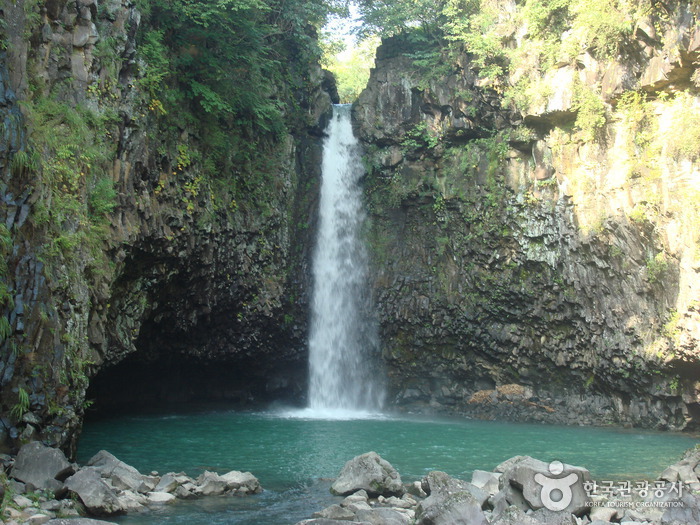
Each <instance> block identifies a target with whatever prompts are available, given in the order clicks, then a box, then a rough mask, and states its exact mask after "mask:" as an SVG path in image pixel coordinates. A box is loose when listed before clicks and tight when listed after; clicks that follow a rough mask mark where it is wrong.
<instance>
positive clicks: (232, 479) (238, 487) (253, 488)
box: [221, 470, 262, 494]
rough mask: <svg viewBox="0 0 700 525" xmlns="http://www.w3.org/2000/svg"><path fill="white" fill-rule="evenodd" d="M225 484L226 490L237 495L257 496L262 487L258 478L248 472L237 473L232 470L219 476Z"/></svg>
mask: <svg viewBox="0 0 700 525" xmlns="http://www.w3.org/2000/svg"><path fill="white" fill-rule="evenodd" d="M221 479H223V480H224V481H225V482H226V490H235V491H236V492H237V493H239V494H259V493H260V492H262V487H261V486H260V482H259V481H258V478H256V477H255V476H253V475H252V474H251V473H250V472H239V471H238V470H232V471H231V472H227V473H226V474H223V475H222V476H221Z"/></svg>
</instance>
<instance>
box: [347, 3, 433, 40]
mask: <svg viewBox="0 0 700 525" xmlns="http://www.w3.org/2000/svg"><path fill="white" fill-rule="evenodd" d="M445 3H446V2H445V0H437V1H436V0H413V1H410V2H396V1H392V0H360V1H359V2H358V3H357V6H358V10H359V13H360V16H361V17H362V21H363V27H362V28H361V34H362V35H363V36H366V35H368V34H378V35H381V36H383V37H387V36H395V35H399V34H401V33H406V32H410V31H413V30H415V29H420V30H422V31H425V32H427V33H431V34H437V33H439V31H440V30H439V28H440V26H441V24H442V22H443V21H444V18H443V15H442V9H443V7H444V5H445Z"/></svg>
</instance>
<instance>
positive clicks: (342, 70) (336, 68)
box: [322, 36, 379, 104]
mask: <svg viewBox="0 0 700 525" xmlns="http://www.w3.org/2000/svg"><path fill="white" fill-rule="evenodd" d="M329 38H330V37H329V36H326V44H325V45H324V46H323V48H324V56H323V60H322V64H323V66H324V67H325V68H326V69H328V70H329V71H331V72H332V73H333V75H334V76H335V79H336V83H337V87H338V95H339V97H340V102H341V103H344V104H346V103H352V102H354V101H355V100H356V99H357V97H358V96H359V95H360V92H361V91H362V90H363V89H364V88H365V86H366V85H367V81H368V80H369V72H370V69H371V68H372V67H373V66H374V54H375V51H376V48H377V46H378V45H379V39H378V38H377V37H376V36H375V37H368V38H366V39H364V40H362V41H360V42H359V43H358V44H356V45H352V46H351V47H350V48H348V49H345V48H344V47H342V46H340V47H338V46H337V45H334V44H333V43H332V42H331V41H330V40H329Z"/></svg>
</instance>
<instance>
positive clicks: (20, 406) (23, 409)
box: [10, 387, 29, 421]
mask: <svg viewBox="0 0 700 525" xmlns="http://www.w3.org/2000/svg"><path fill="white" fill-rule="evenodd" d="M17 398H18V399H17V403H16V404H15V406H13V407H12V409H11V410H10V415H11V416H12V417H13V418H15V420H17V421H19V420H20V419H22V416H23V415H24V414H26V413H27V412H29V394H28V393H27V391H26V390H25V389H24V388H22V387H19V390H18V391H17Z"/></svg>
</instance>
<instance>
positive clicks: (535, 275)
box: [354, 2, 700, 429]
mask: <svg viewBox="0 0 700 525" xmlns="http://www.w3.org/2000/svg"><path fill="white" fill-rule="evenodd" d="M498 4H499V5H500V4H503V5H505V7H503V9H502V10H501V11H499V16H500V17H501V18H498V19H497V21H496V22H494V23H495V24H496V25H494V26H492V27H495V29H493V31H494V33H496V35H497V36H498V38H499V39H501V41H502V42H504V46H505V47H508V45H510V47H511V48H513V49H525V47H524V46H526V45H529V44H528V42H532V41H536V39H534V37H533V35H532V31H531V29H532V28H530V30H528V27H527V26H526V25H525V26H523V25H522V24H520V25H519V24H518V23H517V21H518V18H517V16H516V15H514V13H517V10H518V9H520V7H522V6H520V5H519V4H516V3H513V2H500V3H498ZM672 7H673V9H672V10H670V11H664V13H663V16H661V15H660V14H653V13H652V14H649V15H648V16H647V17H646V18H642V19H638V20H636V21H634V22H635V23H636V25H635V30H634V32H633V33H632V36H631V38H630V39H629V41H626V42H624V46H623V47H622V49H621V50H620V52H619V53H618V54H617V55H616V56H613V57H610V56H601V54H600V53H598V54H597V53H596V50H595V49H594V48H590V49H580V48H579V50H578V51H577V52H576V53H574V54H573V55H572V56H571V57H570V58H569V59H567V60H559V61H555V62H554V63H552V64H551V65H550V66H549V67H547V68H545V67H536V66H537V65H533V64H532V63H529V64H528V63H527V62H525V63H523V62H522V61H521V62H519V65H517V64H515V63H514V62H512V63H511V64H510V66H511V67H510V68H509V69H506V74H505V75H504V76H501V77H498V78H494V77H490V78H489V77H488V76H487V75H485V74H484V60H483V57H482V58H481V59H480V56H479V52H478V50H476V49H475V50H473V51H472V50H471V49H470V48H469V47H467V48H466V49H463V50H462V51H461V52H459V53H454V52H452V53H448V52H445V51H444V48H440V47H435V48H431V47H429V46H426V45H425V44H424V43H423V42H420V41H418V42H417V41H415V40H413V41H412V40H411V39H409V38H406V37H394V38H389V39H385V40H384V42H383V44H382V45H381V47H380V48H379V50H378V52H377V59H376V67H375V69H374V70H373V71H372V74H371V78H370V81H369V85H368V87H367V89H366V90H365V91H364V92H363V93H362V95H361V96H360V99H359V101H358V102H357V104H356V106H355V108H354V115H355V118H356V123H357V128H358V133H359V134H360V136H361V138H362V140H363V142H364V143H365V145H366V148H367V155H366V160H367V165H368V170H369V175H368V177H367V180H366V193H367V199H368V202H369V206H370V213H371V225H370V227H369V232H368V237H369V242H370V245H371V248H372V253H373V261H374V275H375V279H374V289H375V296H376V303H377V305H378V309H379V316H380V322H381V339H382V341H383V344H384V357H385V359H386V361H387V363H388V369H389V371H390V372H389V374H390V377H389V383H390V391H391V396H390V397H391V399H392V401H393V402H394V403H396V404H397V405H399V406H404V407H406V408H407V409H413V410H415V409H419V410H420V409H428V410H446V411H451V412H457V413H466V414H471V415H473V416H475V417H484V418H493V417H500V418H511V419H519V420H530V421H549V422H563V423H579V424H631V425H639V426H645V427H654V428H666V429H683V428H686V429H689V428H697V427H698V422H699V421H700V397H699V395H700V383H698V377H699V376H700V374H699V372H700V353H699V351H698V338H699V337H700V311H699V310H698V308H699V303H698V299H700V280H699V279H698V272H700V262H699V261H700V244H699V240H700V239H699V238H698V231H699V229H698V227H699V225H700V221H699V220H698V219H699V217H700V215H699V214H698V211H699V206H700V200H699V196H700V171H699V168H698V159H700V140H698V139H699V137H698V133H697V129H698V127H697V126H698V124H700V109H699V103H698V98H697V92H698V88H697V83H696V78H697V75H696V67H697V60H698V57H699V55H698V51H700V47H699V46H700V30H699V29H698V25H697V13H696V10H695V9H694V8H693V7H691V6H688V5H687V4H683V3H680V4H675V3H674V4H673V6H672ZM499 24H500V25H499ZM509 43H510V44H509ZM431 54H432V56H433V57H437V58H436V59H434V60H433V65H432V66H431V67H426V66H425V57H426V56H431ZM535 56H536V54H535V53H534V52H532V54H531V55H528V57H526V58H527V59H528V60H530V62H532V60H533V57H535ZM526 77H527V78H529V79H530V81H529V82H528V84H527V93H524V90H523V89H521V90H520V92H518V88H520V87H521V86H522V84H521V83H520V81H521V79H523V78H526ZM525 95H527V96H525ZM519 96H520V99H518V97H519Z"/></svg>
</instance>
